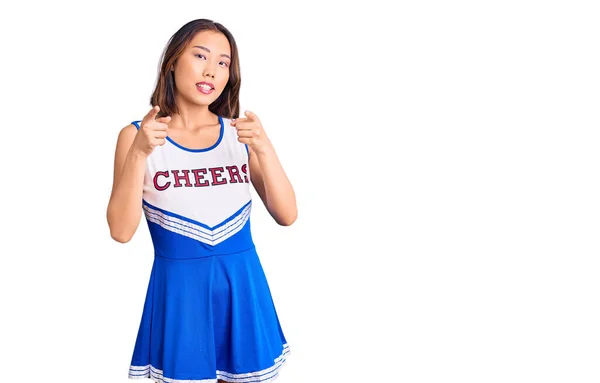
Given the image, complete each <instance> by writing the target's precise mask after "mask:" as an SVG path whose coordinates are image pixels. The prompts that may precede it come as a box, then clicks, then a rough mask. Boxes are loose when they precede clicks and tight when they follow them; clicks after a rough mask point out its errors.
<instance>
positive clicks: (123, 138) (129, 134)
mask: <svg viewBox="0 0 600 383" xmlns="http://www.w3.org/2000/svg"><path fill="white" fill-rule="evenodd" d="M137 131H138V130H137V127H136V126H135V125H134V124H129V125H127V126H124V127H123V128H121V130H120V131H119V136H118V138H117V147H119V148H121V147H127V148H129V146H131V143H132V142H133V139H134V138H135V135H136V134H137Z"/></svg>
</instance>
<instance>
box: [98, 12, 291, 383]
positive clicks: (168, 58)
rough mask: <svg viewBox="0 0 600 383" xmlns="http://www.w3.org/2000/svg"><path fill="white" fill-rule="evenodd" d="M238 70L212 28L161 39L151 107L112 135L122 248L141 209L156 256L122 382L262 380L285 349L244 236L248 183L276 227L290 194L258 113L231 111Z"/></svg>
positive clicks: (285, 221)
mask: <svg viewBox="0 0 600 383" xmlns="http://www.w3.org/2000/svg"><path fill="white" fill-rule="evenodd" d="M240 83H241V80H240V64H239V58H238V51H237V47H236V43H235V40H234V38H233V36H232V35H231V33H230V32H229V31H228V30H227V29H226V28H225V27H224V26H223V25H221V24H219V23H216V22H213V21H211V20H205V19H200V20H194V21H191V22H189V23H187V24H186V25H184V26H183V27H182V28H181V29H180V30H179V31H177V32H176V33H175V34H174V35H173V36H172V37H171V39H170V40H169V43H168V45H167V47H166V50H165V52H164V55H163V58H162V61H161V67H160V73H159V76H158V81H157V84H156V88H155V90H154V93H153V95H152V97H151V104H152V105H153V108H152V109H151V110H150V111H149V112H148V114H147V115H146V116H145V117H144V118H143V119H142V120H141V121H134V122H132V123H131V124H130V125H127V126H126V127H124V128H123V129H122V130H121V132H120V134H119V137H118V141H117V146H116V152H115V163H114V181H113V189H112V193H111V197H110V201H109V204H108V209H107V219H108V225H109V227H110V233H111V236H112V238H114V239H115V240H116V241H118V242H122V243H125V242H128V241H129V240H130V239H131V238H132V236H133V235H134V233H135V231H136V229H137V227H138V226H139V222H140V219H141V214H142V211H143V212H144V214H145V217H146V221H147V222H148V227H149V230H150V234H151V237H152V241H153V245H154V249H155V255H154V262H153V266H152V273H151V276H150V281H149V284H148V290H147V295H146V300H145V304H144V308H143V313H142V318H141V323H140V327H139V332H138V335H137V340H136V343H135V347H134V350H133V357H132V360H131V365H130V369H129V377H130V378H150V379H152V380H154V381H156V382H175V383H176V382H202V383H208V382H217V381H219V382H244V383H257V382H269V381H271V380H273V379H275V378H276V377H277V376H278V374H279V371H280V368H281V366H282V365H283V364H284V363H285V360H286V356H287V354H288V353H289V349H288V345H287V342H286V339H285V337H284V334H283V332H282V330H281V327H280V323H279V320H278V317H277V313H276V310H275V307H274V304H273V300H272V297H271V293H270V290H269V286H268V284H267V280H266V278H265V274H264V272H263V269H262V266H261V264H260V261H259V258H258V255H257V252H256V250H255V247H254V244H253V240H252V235H251V232H250V211H251V207H252V200H251V194H250V184H252V185H253V187H254V188H255V190H256V192H257V194H258V195H259V196H260V198H261V200H262V202H263V203H264V205H265V207H266V208H267V210H268V211H269V213H270V214H271V216H272V217H273V219H274V220H275V221H276V222H277V223H278V224H280V225H291V224H292V223H293V222H294V221H295V220H296V217H297V207H296V199H295V195H294V190H293V188H292V185H291V184H290V182H289V180H288V178H287V176H286V174H285V172H284V170H283V168H282V166H281V164H280V162H279V160H278V158H277V155H276V153H275V150H274V148H273V145H272V144H271V142H270V141H269V138H268V137H267V135H266V134H265V131H264V129H263V126H262V124H261V122H260V119H259V118H258V116H257V115H256V114H254V113H252V112H249V111H246V112H245V117H242V118H236V117H238V116H239V113H240V111H239V90H240Z"/></svg>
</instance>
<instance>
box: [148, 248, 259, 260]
mask: <svg viewBox="0 0 600 383" xmlns="http://www.w3.org/2000/svg"><path fill="white" fill-rule="evenodd" d="M255 250H256V249H255V246H252V247H249V248H247V249H244V250H239V251H233V252H229V253H218V252H215V253H210V252H202V253H198V252H192V251H186V252H183V251H180V252H176V251H174V252H169V253H168V254H165V253H163V252H160V251H154V256H155V257H157V258H162V259H171V260H187V259H200V258H210V257H223V256H227V255H234V254H240V253H244V252H249V251H255Z"/></svg>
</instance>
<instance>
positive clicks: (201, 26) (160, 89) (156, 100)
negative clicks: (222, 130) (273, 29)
mask: <svg viewBox="0 0 600 383" xmlns="http://www.w3.org/2000/svg"><path fill="white" fill-rule="evenodd" d="M200 31H214V32H221V33H222V34H224V35H225V37H227V40H229V45H230V47H231V64H230V66H229V81H228V82H227V85H225V89H223V92H222V93H221V95H220V96H219V98H217V99H216V100H215V101H214V102H213V103H212V104H210V105H209V107H208V109H209V110H210V111H211V112H213V113H215V114H216V115H219V116H222V117H225V118H237V117H238V116H239V113H240V101H239V99H240V85H241V82H242V79H241V76H240V62H239V56H238V50H237V45H236V43H235V39H234V38H233V35H232V34H231V32H229V30H228V29H227V28H225V27H224V26H223V25H221V24H219V23H216V22H214V21H212V20H207V19H198V20H193V21H190V22H188V23H187V24H185V25H184V26H183V27H181V28H180V29H179V30H178V31H177V32H175V34H174V35H173V36H172V37H171V38H170V39H169V42H168V44H167V46H166V48H165V50H164V52H163V55H162V59H161V62H160V66H159V72H158V78H157V81H156V87H155V88H154V92H153V93H152V97H151V98H150V103H151V105H158V106H160V112H159V113H158V117H164V116H170V115H172V114H173V113H178V112H179V110H178V108H177V104H176V103H175V77H174V72H173V71H171V67H172V66H173V64H174V63H175V61H176V60H177V59H178V58H179V56H181V54H182V53H183V51H184V49H185V48H186V46H187V45H188V44H189V42H190V41H191V40H192V39H193V38H194V36H196V34H197V33H198V32H200Z"/></svg>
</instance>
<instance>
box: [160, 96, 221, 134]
mask: <svg viewBox="0 0 600 383" xmlns="http://www.w3.org/2000/svg"><path fill="white" fill-rule="evenodd" d="M176 102H177V107H178V109H179V113H175V114H173V116H171V122H170V123H169V127H180V128H182V129H185V130H198V129H202V128H205V127H207V126H211V125H215V124H218V123H219V118H218V116H217V115H215V114H214V113H213V112H211V111H210V110H208V105H197V104H190V103H189V102H186V100H183V99H182V98H181V97H177V99H176Z"/></svg>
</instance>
